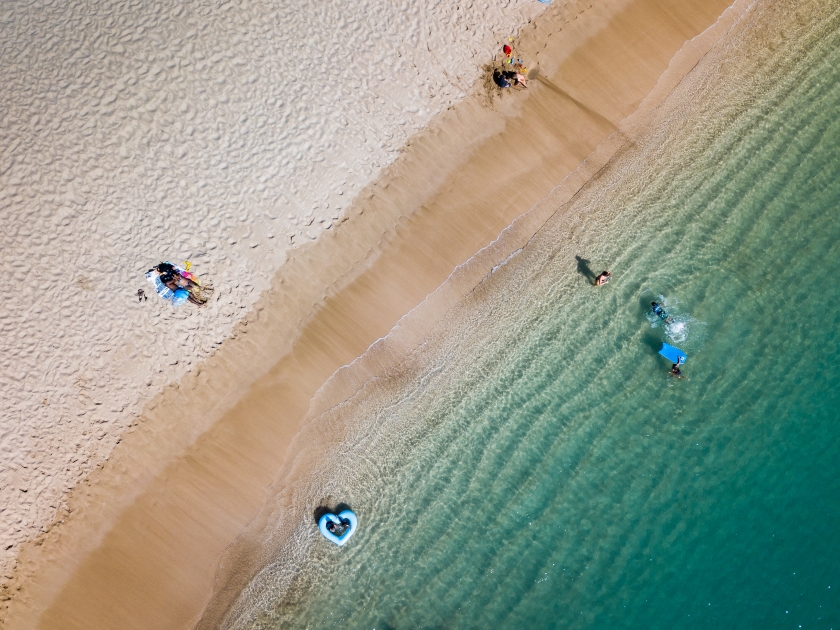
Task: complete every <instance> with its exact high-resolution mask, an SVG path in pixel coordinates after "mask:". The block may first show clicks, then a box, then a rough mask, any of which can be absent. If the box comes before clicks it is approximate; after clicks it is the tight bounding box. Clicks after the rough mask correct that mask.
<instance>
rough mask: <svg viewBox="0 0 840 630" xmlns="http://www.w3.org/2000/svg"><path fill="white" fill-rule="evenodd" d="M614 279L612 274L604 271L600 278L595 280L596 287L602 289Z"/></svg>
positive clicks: (599, 275)
mask: <svg viewBox="0 0 840 630" xmlns="http://www.w3.org/2000/svg"><path fill="white" fill-rule="evenodd" d="M611 279H612V274H611V273H610V272H609V271H606V270H604V271H602V272H601V273H599V274H598V277H597V278H595V286H596V287H601V286H604V285H605V284H607V283H608V282H609V281H610V280H611Z"/></svg>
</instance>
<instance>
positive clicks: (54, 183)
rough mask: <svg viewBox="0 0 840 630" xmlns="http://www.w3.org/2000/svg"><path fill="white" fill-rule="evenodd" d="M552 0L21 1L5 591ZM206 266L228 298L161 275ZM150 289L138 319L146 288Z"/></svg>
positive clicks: (6, 341)
mask: <svg viewBox="0 0 840 630" xmlns="http://www.w3.org/2000/svg"><path fill="white" fill-rule="evenodd" d="M543 9H544V5H541V4H539V3H538V2H537V1H536V0H476V1H472V2H470V1H469V0H467V1H464V2H459V1H457V0H402V1H400V2H396V1H393V0H353V1H348V0H339V1H337V2H336V1H332V2H315V1H312V0H308V1H306V0H304V1H300V0H295V1H292V0H280V1H276V0H275V1H272V0H259V1H254V2H248V1H247V0H240V1H232V2H231V1H226V0H213V1H210V0H194V1H192V2H184V3H182V4H172V3H160V2H154V1H148V2H146V1H142V0H140V1H134V2H127V1H117V0H99V1H97V0H79V1H72V0H71V1H70V2H54V1H40V0H34V1H20V2H12V3H4V5H3V7H2V8H0V116H2V125H0V264H1V265H2V270H3V281H2V283H0V331H2V337H0V392H2V407H0V541H2V546H3V551H2V554H0V563H2V564H0V569H2V572H0V573H1V574H0V581H3V580H4V579H5V578H4V577H2V576H3V575H9V572H10V570H11V568H12V567H13V565H14V562H15V558H16V555H17V553H18V550H19V548H20V545H21V543H23V542H24V541H26V540H28V539H31V538H33V537H34V536H36V535H37V533H38V532H39V530H41V529H42V528H44V527H46V526H48V524H49V523H50V522H51V521H52V520H53V519H54V518H55V516H56V513H57V510H59V509H60V508H61V507H62V504H63V499H64V497H65V495H66V493H67V492H68V491H69V490H70V489H72V488H73V487H74V486H75V485H76V484H77V483H78V482H79V481H80V480H81V479H82V478H83V477H84V476H85V475H86V474H87V473H88V472H89V471H90V470H91V469H93V468H94V467H95V466H96V465H97V464H98V463H100V462H102V461H103V460H104V459H106V458H107V457H108V455H109V453H110V452H111V450H112V449H113V447H114V445H115V444H116V443H117V442H118V441H119V440H120V436H121V435H122V433H123V431H124V430H125V429H126V428H127V427H128V426H130V425H131V423H132V422H133V420H134V419H135V418H136V417H137V416H138V414H139V413H140V411H141V409H142V407H143V405H144V403H145V402H146V401H148V400H149V399H150V398H151V397H152V396H153V395H154V394H156V393H157V392H158V391H160V390H161V389H162V387H163V386H164V385H166V384H167V383H169V382H171V381H172V380H176V379H178V378H179V377H180V376H182V375H183V374H184V372H185V371H187V370H189V369H191V367H192V366H194V365H196V364H197V362H199V361H201V359H202V358H204V357H206V356H208V355H209V354H211V353H212V352H213V351H214V349H215V348H216V347H218V345H219V344H220V343H222V341H223V340H224V339H225V338H226V337H227V336H228V335H229V334H230V332H231V331H232V329H233V326H234V324H235V323H236V322H237V321H238V320H239V319H240V318H241V317H242V316H243V315H244V314H245V313H246V311H247V310H248V309H249V307H250V306H251V305H253V304H254V302H255V301H256V299H257V297H258V295H259V293H260V292H261V290H263V289H265V288H266V287H267V286H268V282H269V278H270V277H271V276H272V275H273V274H274V272H275V271H276V270H277V269H278V267H279V266H280V265H281V264H282V263H283V260H284V257H285V255H286V252H287V251H288V250H289V248H290V247H293V246H294V245H296V244H299V243H301V242H305V241H307V240H311V239H315V238H317V236H318V234H320V233H322V232H323V231H324V230H328V229H330V228H331V227H332V226H333V225H334V223H335V221H336V220H338V219H339V218H340V217H341V215H342V212H343V210H344V209H345V208H346V207H347V206H348V205H349V203H350V201H351V200H352V198H353V197H354V195H355V194H356V193H357V192H358V191H359V190H360V189H361V188H362V187H363V186H364V185H365V184H367V183H369V182H370V181H371V180H372V178H373V177H374V176H375V175H376V174H377V173H378V172H379V170H380V169H382V168H383V167H384V166H387V165H388V164H389V163H391V162H392V161H393V160H394V159H395V157H396V156H397V154H398V152H399V151H400V147H401V146H403V145H404V144H405V142H406V140H407V139H408V138H409V136H411V135H412V134H414V133H415V132H416V131H418V130H419V129H421V128H422V127H423V126H425V125H426V124H427V123H428V122H429V120H430V118H431V117H432V116H433V115H434V114H436V113H438V112H440V111H441V110H443V109H445V108H447V107H448V106H450V105H451V104H453V103H454V102H456V101H458V100H459V99H461V98H462V97H464V96H465V94H466V93H467V92H468V91H469V90H470V89H471V88H472V86H473V84H474V83H475V80H476V78H477V77H478V76H479V74H480V72H481V70H480V66H481V65H482V64H483V63H484V62H486V61H487V60H488V59H489V58H491V57H492V55H493V54H494V52H495V51H496V50H497V48H498V46H500V45H501V44H502V43H504V42H505V38H506V37H507V36H508V35H512V34H513V33H514V32H516V31H517V30H518V28H519V27H520V26H521V25H522V24H524V23H525V22H527V21H528V20H529V19H531V18H533V17H535V16H536V15H537V14H538V13H540V12H541V11H542V10H543ZM167 259H168V260H171V261H173V262H181V261H183V260H191V261H192V262H193V264H194V270H195V271H196V272H197V273H198V274H199V276H200V277H202V278H204V279H210V280H212V281H213V284H214V285H215V287H216V294H215V296H214V299H213V301H212V303H211V304H210V305H208V306H207V307H205V308H203V309H198V308H196V307H194V306H192V305H189V304H186V305H184V306H182V307H181V308H180V309H178V310H175V309H173V308H172V307H171V306H170V305H168V304H166V303H164V302H163V301H162V300H160V299H159V298H158V297H157V296H156V295H155V294H154V293H153V292H152V291H151V286H150V285H149V284H148V283H146V282H145V281H144V278H143V272H144V271H145V270H146V269H148V268H149V267H150V266H152V265H153V264H156V263H157V262H159V261H160V260H167ZM139 288H143V289H145V290H146V292H147V293H148V294H149V299H148V301H144V302H142V303H138V300H137V297H136V295H135V293H136V291H137V289H139Z"/></svg>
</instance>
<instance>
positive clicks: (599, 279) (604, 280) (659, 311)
mask: <svg viewBox="0 0 840 630" xmlns="http://www.w3.org/2000/svg"><path fill="white" fill-rule="evenodd" d="M611 279H612V274H611V273H610V272H609V271H607V270H606V269H605V270H604V271H602V272H601V273H599V274H598V275H597V276H596V278H595V286H596V287H602V286H604V285H605V284H608V283H609V281H610V280H611ZM650 307H651V310H652V311H653V314H654V315H656V316H657V317H658V318H659V319H661V320H662V321H664V322H665V323H668V324H672V323H673V322H674V318H673V317H671V316H670V315H668V313H666V312H665V309H664V308H662V305H661V304H659V302H651V303H650ZM682 363H683V360H682V358H678V359H677V362H676V363H674V364H673V365H672V366H671V371H670V372H669V374H670V375H671V376H675V377H677V378H684V377H683V373H682V371H680V366H681V365H682Z"/></svg>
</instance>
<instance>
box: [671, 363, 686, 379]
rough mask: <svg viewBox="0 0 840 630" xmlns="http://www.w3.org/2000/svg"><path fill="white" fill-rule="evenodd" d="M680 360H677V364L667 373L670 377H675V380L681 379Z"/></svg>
mask: <svg viewBox="0 0 840 630" xmlns="http://www.w3.org/2000/svg"><path fill="white" fill-rule="evenodd" d="M682 362H683V361H682V358H678V359H677V362H676V363H674V365H672V366H671V371H670V372H669V373H670V374H671V376H676V377H677V378H683V373H682V372H681V371H680V365H682Z"/></svg>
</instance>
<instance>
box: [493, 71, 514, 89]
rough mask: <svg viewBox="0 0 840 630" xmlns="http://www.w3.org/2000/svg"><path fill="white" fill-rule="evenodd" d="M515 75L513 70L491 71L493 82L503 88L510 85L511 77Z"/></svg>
mask: <svg viewBox="0 0 840 630" xmlns="http://www.w3.org/2000/svg"><path fill="white" fill-rule="evenodd" d="M515 76H516V73H515V72H509V71H503V70H496V71H495V72H494V73H493V83H495V84H496V85H498V86H499V87H500V88H502V89H503V90H504V89H505V88H509V87H510V86H511V79H513V78H514V77H515Z"/></svg>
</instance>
